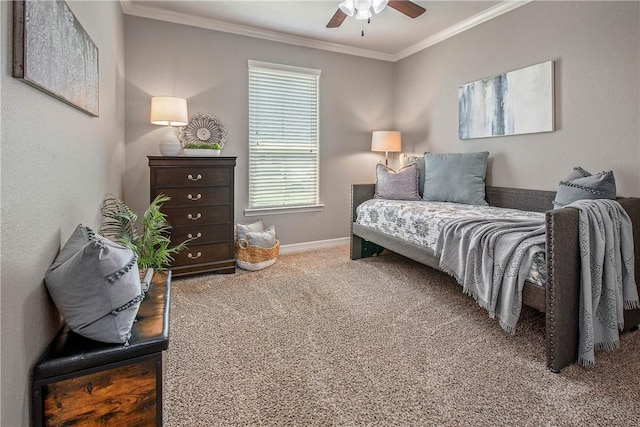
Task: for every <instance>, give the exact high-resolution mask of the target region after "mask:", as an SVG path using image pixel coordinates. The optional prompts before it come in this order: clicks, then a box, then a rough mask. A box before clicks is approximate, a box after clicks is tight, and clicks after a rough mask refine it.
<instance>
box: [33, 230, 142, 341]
mask: <svg viewBox="0 0 640 427" xmlns="http://www.w3.org/2000/svg"><path fill="white" fill-rule="evenodd" d="M136 261H137V257H136V255H135V254H134V253H133V251H132V250H131V249H128V248H125V247H123V246H120V245H118V244H116V243H114V242H112V241H110V240H107V239H105V238H104V237H101V236H97V235H96V234H95V233H94V232H93V231H92V230H91V229H90V228H88V227H84V226H83V225H78V226H77V227H76V229H75V231H74V232H73V234H72V235H71V237H69V239H68V240H67V242H66V243H65V245H64V246H63V248H62V249H61V250H60V254H59V255H58V257H56V260H55V261H54V262H53V264H52V265H51V267H50V268H49V270H47V273H46V274H45V278H44V280H45V284H46V286H47V289H48V291H49V294H50V295H51V299H52V300H53V302H54V304H55V305H56V307H57V308H58V311H59V312H60V314H61V315H62V317H64V320H65V322H66V323H67V324H68V325H69V328H71V330H72V331H74V332H76V333H77V334H79V335H82V336H84V337H87V338H91V339H93V340H96V341H102V342H108V343H127V342H128V341H129V338H130V337H131V327H132V325H133V322H134V321H135V318H136V315H137V314H138V308H139V307H140V302H141V301H142V298H143V295H142V291H141V286H140V276H139V273H138V265H137V264H136Z"/></svg>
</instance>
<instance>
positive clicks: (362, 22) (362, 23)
mask: <svg viewBox="0 0 640 427" xmlns="http://www.w3.org/2000/svg"><path fill="white" fill-rule="evenodd" d="M360 23H361V25H362V37H364V21H360Z"/></svg>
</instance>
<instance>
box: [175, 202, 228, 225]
mask: <svg viewBox="0 0 640 427" xmlns="http://www.w3.org/2000/svg"><path fill="white" fill-rule="evenodd" d="M163 211H164V213H165V214H167V221H169V224H171V226H172V227H185V226H195V225H203V224H220V223H229V222H230V221H231V205H228V206H193V207H184V208H163Z"/></svg>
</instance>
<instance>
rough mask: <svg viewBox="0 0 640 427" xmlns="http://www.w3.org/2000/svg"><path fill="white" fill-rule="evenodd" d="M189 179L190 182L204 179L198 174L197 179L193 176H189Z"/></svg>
mask: <svg viewBox="0 0 640 427" xmlns="http://www.w3.org/2000/svg"><path fill="white" fill-rule="evenodd" d="M187 178H189V181H200V180H201V179H202V175H200V174H198V175H197V176H196V177H195V178H194V177H193V175H191V174H189V175H188V176H187Z"/></svg>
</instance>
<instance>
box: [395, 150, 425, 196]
mask: <svg viewBox="0 0 640 427" xmlns="http://www.w3.org/2000/svg"><path fill="white" fill-rule="evenodd" d="M411 163H415V164H417V165H418V194H420V197H422V192H423V191H424V154H422V155H420V156H414V155H411V154H400V168H401V169H402V168H403V167H405V166H407V165H409V164H411Z"/></svg>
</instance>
